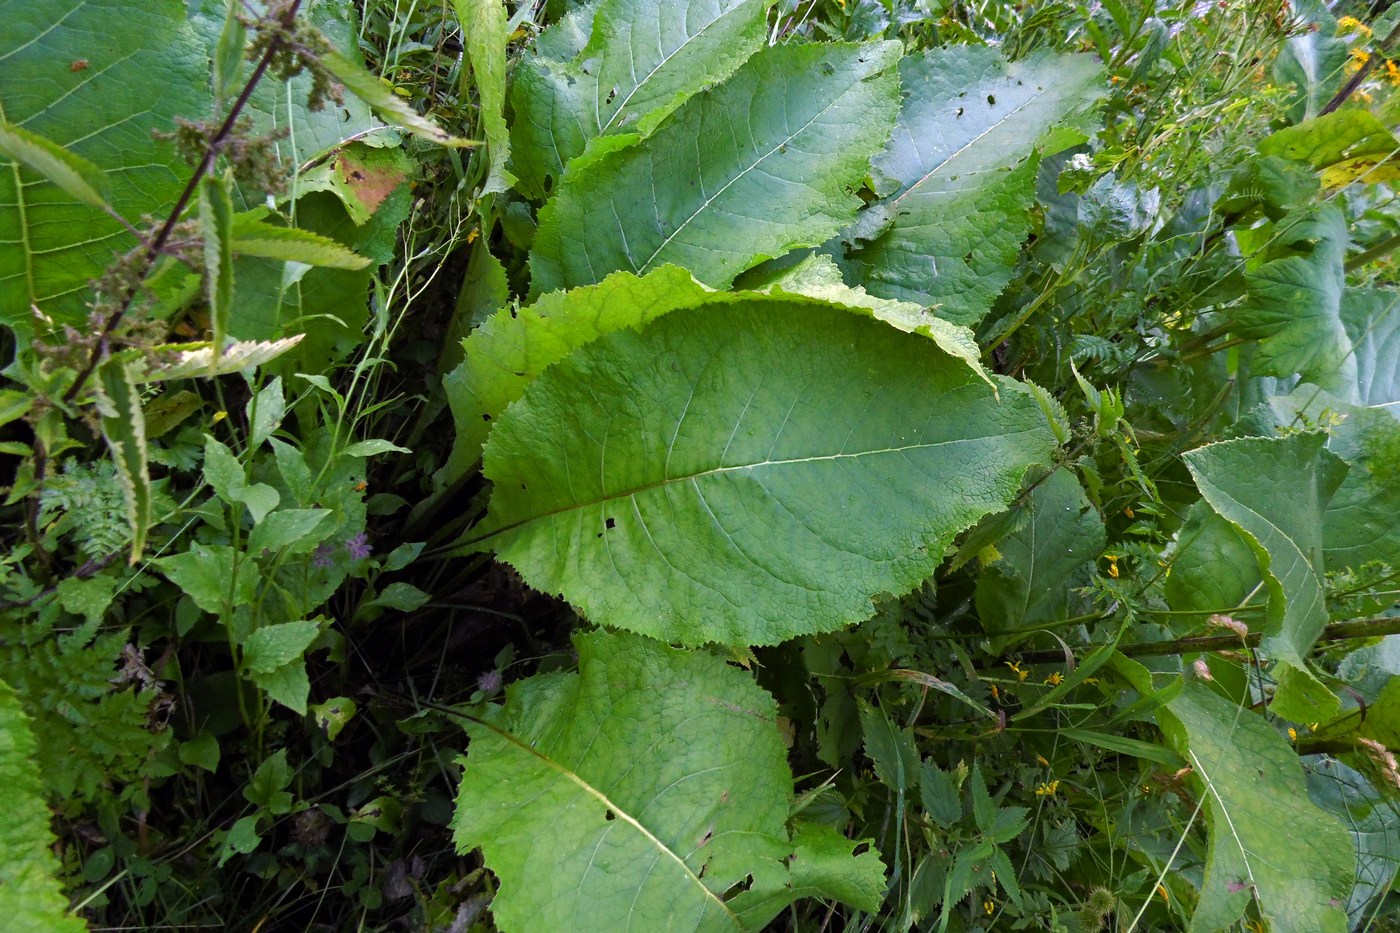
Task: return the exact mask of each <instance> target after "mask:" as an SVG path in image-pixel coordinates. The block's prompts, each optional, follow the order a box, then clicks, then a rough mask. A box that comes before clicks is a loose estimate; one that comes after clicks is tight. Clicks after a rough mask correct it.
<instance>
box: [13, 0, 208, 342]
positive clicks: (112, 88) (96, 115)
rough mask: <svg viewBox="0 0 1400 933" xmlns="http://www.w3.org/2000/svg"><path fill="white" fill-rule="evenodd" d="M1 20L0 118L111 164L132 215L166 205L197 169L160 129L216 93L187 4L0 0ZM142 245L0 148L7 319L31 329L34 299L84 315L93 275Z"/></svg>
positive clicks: (63, 317) (116, 190)
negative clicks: (184, 160) (0, 153)
mask: <svg viewBox="0 0 1400 933" xmlns="http://www.w3.org/2000/svg"><path fill="white" fill-rule="evenodd" d="M0 22H3V23H4V24H5V26H4V28H3V29H0V120H4V121H7V122H9V123H13V124H15V125H17V126H19V127H21V128H23V129H24V130H28V131H30V132H32V133H36V134H38V135H40V136H42V137H46V138H47V139H49V140H52V141H53V142H55V143H58V144H59V145H62V146H66V147H69V148H70V149H71V150H72V152H73V153H74V154H76V155H78V156H80V157H81V158H83V159H85V160H87V162H89V163H91V164H93V165H96V166H97V167H98V168H100V169H102V170H103V171H104V172H105V173H106V185H105V193H106V194H107V196H108V203H110V204H111V206H112V207H113V208H114V209H116V210H117V211H118V212H119V213H121V214H122V215H123V216H125V217H126V218H127V219H128V220H130V221H132V222H138V221H139V220H140V218H141V215H142V214H155V215H159V214H161V213H162V212H163V211H168V210H169V208H170V207H171V205H172V204H173V203H174V201H175V197H176V196H177V195H178V194H179V191H180V188H181V186H182V184H183V180H184V179H185V178H186V177H188V174H189V169H188V168H187V167H186V166H184V165H182V164H181V163H180V160H179V158H178V157H177V156H176V154H175V148H174V145H173V144H172V143H170V142H169V141H166V140H160V139H156V138H154V137H153V136H152V135H151V134H152V132H153V131H156V130H162V131H170V130H172V129H173V128H174V127H173V124H172V122H171V120H172V117H174V116H175V115H177V114H181V115H185V116H194V117H198V116H202V115H203V114H204V112H205V110H206V109H207V107H208V100H209V93H208V89H207V86H208V76H209V69H208V63H207V60H206V57H205V50H204V47H203V44H202V43H201V42H200V41H199V39H198V37H197V36H196V35H195V33H194V31H193V30H192V29H191V28H190V26H189V24H188V23H187V22H186V21H185V4H184V3H182V2H181V0H149V2H144V3H140V4H136V5H133V4H131V3H126V2H123V0H52V2H45V3H32V2H28V0H0ZM151 88H159V89H160V93H157V94H153V93H150V89H151ZM116 114H120V115H121V117H122V118H121V119H114V115H116ZM136 245H137V243H136V240H135V238H134V237H132V236H131V234H130V233H128V232H127V230H126V229H125V228H124V227H122V225H121V224H120V223H119V222H118V221H117V220H115V219H114V218H112V217H110V216H108V215H107V214H106V213H105V212H104V211H103V210H101V209H100V208H98V207H95V206H93V205H92V204H90V203H83V201H81V200H79V199H77V198H75V197H74V196H73V195H72V194H68V193H65V192H64V190H63V189H62V188H60V187H59V186H58V185H55V184H54V183H52V182H50V181H48V180H46V179H43V178H42V177H40V176H39V175H37V174H35V173H34V172H32V171H31V170H30V169H27V168H21V167H19V166H18V165H17V164H16V163H14V162H12V161H10V160H9V159H7V158H4V157H0V323H3V324H5V325H8V326H10V327H13V328H17V329H18V330H20V331H21V332H24V333H28V332H30V330H31V328H32V321H33V319H32V318H31V316H30V308H31V307H37V308H38V309H39V310H40V311H42V312H43V313H45V314H47V315H48V316H49V317H51V318H53V319H54V320H55V321H56V322H58V323H66V324H79V323H81V322H82V321H84V320H86V318H87V313H88V309H87V306H86V303H85V297H86V296H85V292H86V285H87V282H88V280H89V279H92V278H95V277H96V276H97V275H99V274H100V273H101V272H102V270H103V269H104V268H106V266H107V264H108V263H109V262H111V260H112V257H113V256H114V255H116V254H118V253H123V252H126V251H127V250H129V249H132V248H133V247H135V246H136Z"/></svg>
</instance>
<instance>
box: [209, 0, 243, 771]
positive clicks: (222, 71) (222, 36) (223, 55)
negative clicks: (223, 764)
mask: <svg viewBox="0 0 1400 933" xmlns="http://www.w3.org/2000/svg"><path fill="white" fill-rule="evenodd" d="M242 12H243V8H242V4H240V3H239V0H224V24H223V26H222V27H221V28H220V30H219V39H218V41H217V42H215V43H214V54H213V55H212V56H210V58H211V59H212V61H211V62H210V64H211V65H212V76H211V77H212V83H213V87H214V96H215V98H217V99H218V100H219V101H220V102H222V101H223V100H225V99H227V98H229V97H231V96H232V95H234V94H237V93H238V88H237V84H238V80H239V78H240V77H241V76H242V74H243V53H244V50H245V49H244V46H245V43H246V42H247V38H248V35H247V33H248V31H247V29H246V28H245V27H244V26H243V20H241V19H240V18H239V17H240V15H241V14H242ZM211 770H212V769H211Z"/></svg>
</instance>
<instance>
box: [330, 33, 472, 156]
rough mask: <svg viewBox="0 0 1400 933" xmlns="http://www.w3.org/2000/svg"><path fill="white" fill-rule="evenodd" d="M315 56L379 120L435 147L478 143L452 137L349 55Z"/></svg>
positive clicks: (331, 53) (336, 53)
mask: <svg viewBox="0 0 1400 933" xmlns="http://www.w3.org/2000/svg"><path fill="white" fill-rule="evenodd" d="M317 58H318V60H319V61H320V63H321V65H322V67H324V68H325V69H326V71H328V72H330V73H331V74H332V75H333V76H334V77H335V79H336V80H337V81H339V82H340V83H341V84H343V85H345V89H346V90H347V91H349V92H350V93H351V94H354V95H355V96H356V97H358V98H359V99H360V100H362V101H364V102H365V103H366V104H369V107H370V109H371V110H373V111H374V112H375V114H376V115H377V116H378V117H379V118H380V119H382V120H385V121H386V122H389V123H392V124H394V125H395V126H398V127H402V128H403V129H406V130H408V131H409V132H410V133H412V134H413V135H415V136H419V137H422V138H423V139H426V140H428V141H429V142H433V143H437V144H438V145H439V146H449V147H453V148H460V147H462V146H476V145H480V143H478V142H477V141H476V140H472V139H461V138H459V137H457V136H453V135H452V134H451V133H449V132H447V131H446V130H444V129H443V128H442V127H440V126H438V125H437V123H436V122H434V121H433V120H431V119H429V118H427V117H425V116H423V115H422V114H421V113H419V112H418V111H416V110H414V109H413V108H412V107H411V106H409V104H408V102H407V101H405V100H403V99H402V98H400V97H399V96H398V95H397V94H395V93H394V92H393V90H392V89H391V88H390V87H389V86H388V85H387V84H385V83H384V82H383V81H380V80H379V79H378V78H376V77H375V76H374V75H372V74H370V73H369V72H368V71H366V70H365V69H364V66H362V65H361V64H359V63H358V62H356V61H354V60H353V59H352V58H350V57H349V56H347V55H342V54H341V53H340V52H337V51H329V52H325V53H322V54H321V55H319V56H317Z"/></svg>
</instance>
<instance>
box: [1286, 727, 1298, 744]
mask: <svg viewBox="0 0 1400 933" xmlns="http://www.w3.org/2000/svg"><path fill="white" fill-rule="evenodd" d="M1288 741H1290V742H1296V741H1298V730H1297V729H1295V728H1293V727H1292V726H1289V727H1288Z"/></svg>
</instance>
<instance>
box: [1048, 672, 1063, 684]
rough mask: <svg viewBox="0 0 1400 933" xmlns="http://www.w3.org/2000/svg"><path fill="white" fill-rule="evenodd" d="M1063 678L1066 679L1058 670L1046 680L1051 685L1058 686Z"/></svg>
mask: <svg viewBox="0 0 1400 933" xmlns="http://www.w3.org/2000/svg"><path fill="white" fill-rule="evenodd" d="M1062 680H1064V678H1063V677H1061V676H1060V672H1059V671H1056V672H1055V673H1053V674H1051V675H1050V676H1049V677H1047V678H1045V682H1046V683H1047V684H1049V685H1050V686H1052V687H1058V686H1059V685H1060V681H1062Z"/></svg>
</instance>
